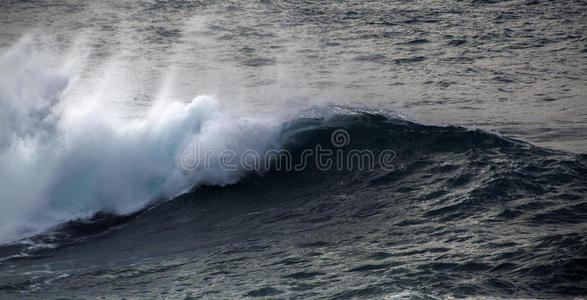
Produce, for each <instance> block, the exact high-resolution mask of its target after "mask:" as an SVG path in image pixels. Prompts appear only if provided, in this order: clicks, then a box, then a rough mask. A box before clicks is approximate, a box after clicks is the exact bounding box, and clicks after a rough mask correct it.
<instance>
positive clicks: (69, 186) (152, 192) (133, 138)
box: [0, 38, 276, 242]
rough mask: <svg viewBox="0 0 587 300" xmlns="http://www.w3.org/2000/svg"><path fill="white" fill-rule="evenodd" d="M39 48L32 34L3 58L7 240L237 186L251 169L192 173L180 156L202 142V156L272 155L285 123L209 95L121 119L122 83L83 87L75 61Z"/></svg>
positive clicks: (0, 230)
mask: <svg viewBox="0 0 587 300" xmlns="http://www.w3.org/2000/svg"><path fill="white" fill-rule="evenodd" d="M32 45H33V43H32V41H31V38H24V39H23V40H21V41H20V42H19V43H18V44H16V45H15V46H13V47H12V48H11V49H9V50H8V51H7V52H5V53H4V54H2V56H1V57H0V165H1V167H0V242H8V241H12V240H15V239H18V238H22V237H24V236H29V235H31V234H34V233H37V232H39V231H42V230H45V229H47V228H49V227H50V226H53V225H55V224H57V223H60V222H63V221H66V220H70V219H74V218H80V217H89V216H91V215H92V214H93V213H96V212H98V211H112V212H116V213H129V212H132V211H136V210H137V209H140V208H142V207H144V206H145V205H146V204H148V203H149V202H150V201H153V199H155V198H168V197H173V196H175V195H177V194H178V193H180V192H182V191H184V190H186V189H188V188H190V187H191V186H193V185H196V184H200V183H208V184H219V185H223V184H229V183H233V182H235V181H237V180H238V178H239V177H240V176H241V175H242V172H239V171H237V172H234V171H228V170H223V169H220V168H210V169H208V170H205V171H198V172H184V171H182V169H181V168H180V167H179V165H178V163H177V157H178V155H179V154H180V153H181V152H182V151H184V150H185V148H186V147H187V145H188V144H190V143H193V142H194V141H197V142H198V145H200V146H201V147H203V148H202V151H206V150H207V149H215V150H217V151H218V150H222V149H231V150H234V151H236V152H237V153H238V151H239V149H245V148H248V149H255V150H257V151H261V152H262V151H263V149H266V148H267V147H268V145H269V143H270V142H271V138H272V136H273V133H274V132H275V129H276V126H275V124H276V122H273V121H271V120H268V119H258V118H257V119H255V118H249V117H246V116H243V115H239V114H238V113H236V112H234V111H230V110H229V109H226V108H225V107H223V106H222V105H221V104H220V103H219V102H218V101H216V100H215V99H214V98H213V97H209V96H197V97H195V98H194V99H193V100H192V101H191V102H188V103H179V102H168V101H166V100H165V99H157V101H156V103H155V104H154V105H153V106H152V107H151V109H150V110H149V111H148V112H147V113H146V114H145V115H144V116H143V117H141V118H134V119H129V118H124V117H121V116H120V114H118V113H116V112H115V111H113V110H111V109H109V107H108V106H109V103H110V102H109V100H110V99H108V97H112V95H116V85H113V84H112V81H110V82H108V84H96V85H95V86H94V87H93V88H94V90H93V91H88V89H87V88H85V89H84V88H79V87H76V86H74V85H75V84H76V83H77V84H79V82H83V81H79V80H78V79H79V78H78V77H77V76H79V74H76V72H75V71H72V70H75V68H73V67H72V65H71V63H69V64H68V65H67V66H65V67H64V68H57V69H51V68H47V64H45V62H44V60H43V58H42V55H40V54H39V53H36V52H35V50H34V47H33V46H32ZM63 70H66V71H63ZM115 71H116V70H114V71H113V70H110V72H105V74H112V73H116V72H115ZM77 73H80V72H77ZM106 81H107V80H106ZM125 84H128V83H125ZM120 86H121V89H123V88H124V84H120ZM106 89H107V90H106ZM84 90H86V91H88V92H85V93H81V92H80V91H84Z"/></svg>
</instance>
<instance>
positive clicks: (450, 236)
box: [0, 104, 587, 299]
mask: <svg viewBox="0 0 587 300" xmlns="http://www.w3.org/2000/svg"><path fill="white" fill-rule="evenodd" d="M191 105H195V104H191ZM187 107H189V105H188V106H187ZM275 130H276V132H277V134H275V135H274V136H273V137H272V142H271V143H272V145H280V147H282V149H286V150H288V151H289V153H291V154H292V158H293V160H294V162H295V163H299V162H300V161H301V159H300V158H301V157H303V156H302V155H301V154H302V153H303V152H304V150H306V149H315V148H316V147H317V145H320V146H321V147H322V149H323V150H325V151H326V150H332V151H333V152H332V153H337V151H339V150H340V151H341V152H340V153H342V154H348V153H351V151H352V150H353V149H362V150H369V151H372V153H374V154H375V155H377V154H381V153H384V152H385V150H390V149H391V150H393V153H394V156H393V157H392V158H391V159H389V160H387V161H377V162H375V163H374V168H373V169H368V168H358V167H357V165H356V164H353V166H354V167H353V168H350V167H347V168H341V169H340V170H339V169H337V168H334V167H332V168H326V169H325V168H321V167H320V164H319V163H318V162H317V161H316V160H318V158H317V157H315V156H314V157H310V158H309V159H308V161H307V164H305V168H302V169H300V170H285V169H278V168H277V164H276V162H275V161H274V162H273V163H274V164H273V165H272V168H270V169H269V170H268V171H266V172H264V173H262V174H259V173H254V172H240V171H239V172H237V173H238V174H239V176H240V178H241V179H240V180H239V181H237V180H226V179H225V178H233V177H230V176H228V177H227V176H225V175H224V174H223V175H222V176H220V177H210V178H214V179H215V180H207V181H206V182H207V183H209V184H208V185H201V186H199V187H198V188H195V189H193V190H192V191H190V192H188V193H185V194H183V195H181V196H179V197H177V198H175V199H174V200H173V201H167V202H160V203H156V204H153V205H150V206H148V207H147V208H145V209H143V210H140V211H138V212H136V213H133V214H129V215H125V216H116V215H112V214H107V213H100V214H96V215H94V216H93V218H91V219H86V220H77V221H71V222H68V223H65V224H62V225H61V226H59V227H56V228H54V229H53V230H52V231H49V232H46V233H44V234H40V235H36V236H34V237H31V238H29V239H27V240H26V241H24V242H21V243H13V244H11V245H7V246H4V247H2V248H0V251H1V252H2V255H3V256H4V257H11V258H9V259H8V260H5V262H4V263H3V265H0V268H1V269H2V271H3V272H4V274H5V275H3V276H2V278H1V279H2V280H1V281H4V282H6V283H5V284H4V285H2V286H0V292H4V293H7V294H10V293H11V291H15V290H16V291H25V292H26V293H30V295H35V293H36V292H39V291H42V293H43V295H61V294H62V293H63V291H67V290H69V289H70V288H74V287H75V291H76V294H77V295H80V294H82V295H88V296H92V295H97V294H96V293H98V291H100V293H103V291H104V290H105V289H104V288H105V287H111V286H118V284H120V282H124V286H119V287H118V289H117V290H116V291H112V292H111V293H112V295H113V296H114V295H117V296H120V295H122V296H128V297H139V296H141V295H142V296H157V295H166V297H171V296H173V297H184V296H185V297H187V296H190V297H206V295H214V297H226V298H235V297H245V296H246V297H267V296H277V297H285V298H287V297H294V296H296V297H320V296H325V295H330V296H332V297H333V298H335V299H344V298H357V297H358V298H374V297H385V296H388V297H391V296H394V295H395V296H394V297H396V296H397V297H399V298H401V297H408V298H410V297H411V298H415V299H435V298H438V297H444V296H446V295H454V296H457V297H465V296H471V295H488V296H496V297H500V296H502V297H561V296H571V295H585V294H586V293H587V290H586V289H585V286H587V285H586V283H587V278H586V276H585V274H586V270H585V259H586V258H585V253H587V251H586V250H587V247H586V244H587V239H586V236H585V234H584V229H585V220H587V207H586V206H585V194H586V192H587V177H586V176H585V174H587V157H586V156H585V155H578V154H572V153H566V152H560V151H552V150H548V149H544V148H540V147H536V146H533V145H531V144H528V143H525V142H522V141H519V140H514V139H509V138H507V137H502V136H500V135H499V134H496V133H492V132H489V131H486V130H480V129H468V128H463V127H455V126H448V127H438V126H426V125H421V124H418V123H414V122H411V121H408V120H405V119H402V118H398V117H397V116H393V115H389V114H387V113H382V112H374V111H365V110H359V109H353V108H348V107H330V108H324V109H321V110H318V109H314V110H309V111H306V112H304V113H303V114H301V115H300V116H299V117H298V118H295V119H293V120H291V121H289V122H285V123H282V124H281V125H280V126H278V127H276V129H275ZM337 130H338V131H339V132H340V130H344V132H346V134H347V136H346V138H347V140H345V141H344V143H340V144H338V142H337V140H336V139H333V138H332V137H333V133H334V132H337ZM173 140H174V141H175V139H173ZM265 149H267V148H265ZM390 162H392V164H390ZM392 166H393V167H392ZM141 170H143V169H141ZM188 178H189V177H188ZM217 178H222V180H221V181H220V182H222V183H233V184H229V185H225V186H218V185H214V184H215V183H218V181H216V179H217ZM284 191H287V192H284ZM47 245H51V246H49V247H48V246H47ZM62 246H68V247H62ZM46 264H50V265H51V266H53V267H51V269H50V271H48V272H47V273H46V274H41V275H39V276H38V277H35V278H33V279H31V278H29V277H28V275H23V272H25V271H26V272H29V273H30V272H33V273H34V272H40V269H39V268H40V267H39V266H40V265H46ZM60 264H61V265H60ZM15 266H17V267H15ZM35 274H36V273H35ZM263 274H271V275H270V276H265V275H263ZM259 276H264V277H263V278H264V280H263V281H262V282H261V283H260V282H259V281H258V278H259ZM154 282H157V284H155V285H153V283H154ZM333 282H335V283H336V284H333ZM340 282H346V283H349V285H348V286H347V287H341V286H340ZM145 283H146V284H148V285H149V287H150V288H149V289H147V290H143V291H141V292H137V291H135V290H133V289H132V288H130V287H136V286H141V284H145ZM169 286H174V287H175V288H172V289H171V290H168V287H169ZM227 286H232V287H244V288H245V289H246V290H243V288H234V289H227V288H226V287H227ZM163 287H165V288H163ZM107 293H110V292H107ZM140 293H143V294H140ZM100 295H102V294H100ZM109 295H110V294H109ZM390 295H391V296H390ZM402 295H403V296H402Z"/></svg>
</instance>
